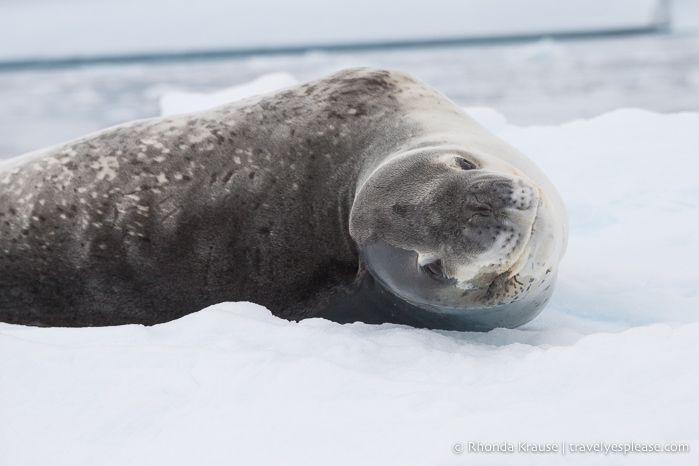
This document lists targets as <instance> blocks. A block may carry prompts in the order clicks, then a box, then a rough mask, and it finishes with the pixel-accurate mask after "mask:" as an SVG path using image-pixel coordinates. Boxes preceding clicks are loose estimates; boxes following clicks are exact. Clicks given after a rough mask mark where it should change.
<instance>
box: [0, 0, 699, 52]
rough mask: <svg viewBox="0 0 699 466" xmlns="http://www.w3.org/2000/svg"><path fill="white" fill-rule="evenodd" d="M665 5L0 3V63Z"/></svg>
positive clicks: (627, 15)
mask: <svg viewBox="0 0 699 466" xmlns="http://www.w3.org/2000/svg"><path fill="white" fill-rule="evenodd" d="M685 1H686V0H685ZM666 11H667V10H666V9H665V8H664V0H567V1H560V0H514V1H513V0H431V1H430V2H424V1H417V0H400V1H398V0H388V1H381V2H377V1H374V0H353V1H351V2H347V1H315V0H299V1H295V2H283V1H279V0H258V1H256V2H254V3H253V2H225V1H221V0H196V1H193V0H183V1H180V2H177V3H176V4H173V3H172V2H167V1H165V0H147V1H143V0H122V1H119V2H110V1H100V2H94V1H88V0H64V1H61V2H56V1H46V0H33V1H27V2H21V1H9V2H8V1H5V2H0V62H2V61H8V60H23V59H51V58H73V57H95V56H101V57H104V56H115V55H119V56H129V55H139V54H156V55H157V54H158V53H173V52H195V51H215V50H222V49H223V50H225V49H229V50H230V49H235V50H251V49H259V48H271V49H274V48H284V47H305V46H314V45H315V46H323V45H333V44H367V43H387V42H404V41H417V42H419V41H429V40H440V39H458V38H477V37H498V36H512V35H532V34H547V33H548V34H551V33H565V32H586V31H587V32H592V31H610V30H614V31H619V30H636V29H645V28H652V27H654V26H656V25H658V24H662V23H664V22H665V20H666V18H665V15H666ZM682 12H683V13H686V12H688V13H693V12H694V11H693V10H691V9H683V10H682ZM299 15H303V19H304V21H303V23H299V22H298V21H297V19H298V18H299ZM695 16H696V15H695ZM155 24H157V27H155V26H154V25H155ZM125 31H128V33H126V32H125ZM86 38H89V39H86Z"/></svg>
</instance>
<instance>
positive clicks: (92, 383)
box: [0, 74, 699, 466]
mask: <svg viewBox="0 0 699 466" xmlns="http://www.w3.org/2000/svg"><path fill="white" fill-rule="evenodd" d="M276 76H277V78H279V77H280V76H283V79H281V78H280V79H277V78H275V77H274V75H273V76H272V77H270V76H266V77H265V76H263V77H261V78H260V79H259V80H257V81H255V82H253V83H248V84H245V85H243V86H238V87H236V88H232V89H228V90H226V91H225V92H216V93H213V94H209V95H198V96H192V95H190V96H189V97H188V98H187V99H184V98H182V99H179V97H183V96H182V94H181V93H171V94H166V95H165V96H164V97H163V100H162V102H166V103H167V102H169V103H167V104H166V105H163V111H166V112H168V113H177V112H179V111H184V110H187V111H189V110H194V109H199V108H206V107H209V106H214V105H219V104H221V103H223V102H224V101H225V100H226V99H229V98H239V97H243V96H244V95H250V94H255V93H259V92H269V91H271V90H273V89H274V88H275V87H283V86H286V85H288V84H289V83H291V82H292V81H293V77H292V76H290V75H288V74H286V75H276ZM168 96H169V97H168ZM178 96H179V97H178ZM178 99H179V100H178ZM179 105H181V107H179ZM467 111H469V113H471V114H472V115H473V116H474V117H475V118H476V119H478V120H479V121H481V123H482V124H484V125H485V126H486V127H488V128H489V129H490V130H491V131H493V132H494V133H495V134H497V135H498V136H500V137H502V138H504V139H505V140H507V141H509V142H511V143H512V144H513V145H515V146H516V147H518V148H519V149H520V150H522V151H523V152H524V153H526V154H527V155H528V156H529V157H531V158H532V159H533V160H534V161H535V162H536V163H537V164H538V165H539V166H540V167H541V168H542V169H543V170H544V171H545V172H546V173H547V175H548V176H549V177H550V178H551V180H552V181H553V182H554V184H555V185H556V186H557V187H558V189H559V190H560V192H561V194H562V196H563V198H564V200H565V202H566V205H567V207H568V210H569V215H570V223H571V236H570V242H569V245H568V251H567V254H566V256H565V257H564V259H563V262H562V264H561V270H560V274H559V282H558V285H557V290H556V293H555V294H554V297H553V299H552V301H551V303H550V304H549V306H548V308H547V309H545V310H544V311H543V313H542V314H541V315H540V316H539V317H537V318H536V319H535V320H534V321H532V322H531V323H529V324H527V325H525V326H523V327H521V328H519V329H513V330H506V329H496V330H493V331H491V332H488V333H459V332H446V331H431V330H424V329H413V328H409V327H403V326H398V325H388V324H386V325H365V324H360V323H358V324H352V325H339V324H335V323H332V322H328V321H325V320H322V319H309V320H305V321H301V322H298V323H296V322H288V321H285V320H282V319H278V318H275V317H273V316H272V315H271V314H270V313H269V311H267V310H266V309H264V308H263V307H260V306H258V305H255V304H251V303H222V304H219V305H216V306H212V307H210V308H207V309H205V310H202V311H200V312H198V313H195V314H192V315H189V316H186V317H184V318H182V319H179V320H177V321H174V322H169V323H165V324H162V325H157V326H153V327H143V326H137V325H129V326H122V327H108V328H85V329H64V328H53V329H43V328H31V327H22V326H13V325H8V324H0V355H2V356H1V357H0V413H2V422H0V452H2V458H3V460H2V463H3V464H12V465H15V464H17V465H25V464H26V465H33V464H37V465H39V464H51V465H55V466H59V465H94V464H105V465H109V464H115V465H116V464H119V465H121V464H131V465H151V464H168V465H191V464H207V465H228V464H261V465H266V464H304V465H306V464H381V465H390V464H397V465H398V464H401V465H402V464H464V463H467V464H471V463H474V464H483V465H504V464H513V463H517V464H537V465H547V464H571V465H577V464H580V465H583V464H584V465H595V464H600V465H602V464H603V465H614V464H622V463H623V464H634V465H654V464H666V465H689V464H696V463H697V460H698V457H697V455H698V454H697V449H698V448H699V428H698V427H697V423H696V419H697V415H699V399H698V398H697V396H696V394H697V393H698V392H699V372H698V370H697V364H696V361H697V359H698V358H699V269H698V268H697V267H696V266H695V265H694V263H695V262H696V258H697V257H699V235H698V234H697V230H698V229H699V178H698V177H697V176H695V174H696V172H697V169H699V157H697V155H698V154H697V147H699V131H697V129H699V113H677V114H666V115H661V114H657V113H652V112H648V111H644V110H639V109H620V110H616V111H613V112H610V113H605V114H603V115H600V116H598V117H595V118H591V119H587V120H575V121H571V122H568V123H565V124H560V125H549V126H529V127H524V126H517V125H513V124H511V123H509V122H508V121H507V119H506V118H505V117H504V116H503V115H501V114H500V113H499V112H497V111H496V110H493V109H491V108H483V107H481V108H471V109H467ZM468 442H481V443H497V444H502V443H503V442H510V443H513V444H514V445H515V449H517V447H518V443H519V442H540V443H541V442H546V443H556V444H557V445H561V443H565V444H566V445H568V446H569V445H570V443H571V442H572V443H576V444H580V443H582V444H586V445H592V444H593V443H595V442H605V443H607V444H611V443H626V444H628V443H630V442H636V444H639V443H641V444H649V443H650V444H661V445H665V444H671V443H687V444H689V445H690V447H691V449H692V451H691V452H689V453H629V454H628V455H623V454H621V453H609V454H606V455H605V454H604V453H573V452H570V451H569V452H568V453H567V454H566V455H565V457H562V456H561V454H560V453H555V454H554V453H547V454H544V453H525V452H517V451H515V452H514V453H474V452H468V451H466V452H464V453H461V454H455V453H453V451H452V449H453V446H454V445H455V444H457V443H460V444H462V445H465V446H467V445H468Z"/></svg>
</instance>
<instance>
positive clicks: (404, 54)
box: [0, 34, 699, 159]
mask: <svg viewBox="0 0 699 466" xmlns="http://www.w3.org/2000/svg"><path fill="white" fill-rule="evenodd" d="M352 66H377V67H386V68H393V69H401V70H404V71H408V72H410V73H412V74H414V75H416V76H418V77H419V78H421V79H423V80H424V81H426V82H427V83H429V84H430V85H432V86H434V87H436V88H437V89H439V90H441V91H442V92H443V93H445V94H446V95H447V96H448V97H450V98H451V99H453V100H454V101H456V102H457V103H458V104H459V105H461V106H464V107H474V106H487V107H493V108H495V109H497V110H498V111H500V112H501V113H503V114H504V115H505V116H506V117H507V118H508V120H510V121H511V122H514V123H517V124H520V125H533V124H556V123H561V122H565V121H569V120H573V119H576V118H589V117H593V116H595V115H599V114H600V113H604V112H607V111H610V110H613V109H616V108H620V107H640V108H645V109H649V110H653V111H657V112H679V111H699V36H697V35H682V34H654V35H644V36H629V37H617V38H604V39H602V38H600V39H585V40H567V41H551V40H544V41H537V42H519V43H514V44H499V45H483V46H460V47H459V46H449V47H441V48H422V49H420V48H416V49H403V50H393V51H364V52H334V53H330V52H323V53H320V52H319V53H307V54H305V55H288V56H283V55H282V56H260V57H246V58H238V59H227V60H218V61H212V60H210V61H188V62H182V63H152V64H149V63H141V64H121V65H100V66H82V67H74V68H65V69H54V70H43V71H42V70H34V71H7V72H2V73H0V159H3V158H8V157H12V156H15V155H19V154H22V153H24V152H28V151H31V150H34V149H38V148H41V147H45V146H48V145H51V144H55V143H58V142H62V141H65V140H68V139H71V138H74V137H77V136H80V135H82V134H85V133H88V132H90V131H94V130H97V129H100V128H104V127H107V126H111V125H114V124H117V123H122V122H124V121H129V120H133V119H137V118H146V117H151V116H155V115H158V113H159V105H158V102H159V98H160V96H161V95H162V94H163V93H165V92H168V91H170V90H196V91H204V92H206V91H215V90H219V89H222V88H226V87H230V86H232V85H235V84H239V83H242V82H245V81H249V80H251V79H254V78H255V77H257V76H259V75H261V74H265V73H269V72H274V71H288V72H290V73H292V74H293V75H295V76H296V77H297V78H298V79H300V80H305V79H310V78H314V77H318V76H321V75H323V74H327V73H330V72H333V71H336V70H338V69H341V68H345V67H352ZM698 130H699V128H698Z"/></svg>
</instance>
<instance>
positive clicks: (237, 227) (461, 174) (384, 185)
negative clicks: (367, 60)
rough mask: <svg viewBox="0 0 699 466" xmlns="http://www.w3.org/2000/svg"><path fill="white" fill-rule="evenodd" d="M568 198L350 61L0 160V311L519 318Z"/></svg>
mask: <svg viewBox="0 0 699 466" xmlns="http://www.w3.org/2000/svg"><path fill="white" fill-rule="evenodd" d="M567 228H568V227H567V217H566V211H565V207H564V205H563V202H562V200H561V198H560V196H559V195H558V193H557V192H556V190H555V188H554V187H553V185H552V184H551V182H550V181H549V180H548V179H547V178H546V176H545V175H544V174H543V173H542V172H541V170H539V169H538V168H537V167H536V166H535V165H534V164H533V163H532V162H531V161H530V160H529V159H528V158H526V157H525V156H524V155H522V154H521V153H520V152H519V151H517V150H516V149H514V148H513V147H511V146H510V145H508V144H507V143H505V142H504V141H502V140H500V139H498V138H497V137H495V136H494V135H492V134H490V133H489V132H488V131H486V130H485V129H484V128H483V127H481V126H480V125H479V124H478V123H476V122H475V121H474V120H473V119H471V118H470V117H469V116H468V115H466V114H465V113H464V112H463V111H462V110H461V109H459V108H458V107H457V106H456V105H454V104H453V103H452V102H450V101H449V100H448V99H447V98H446V97H444V96H443V95H442V94H440V93H439V92H437V91H436V90H434V89H432V88H430V87H428V86H427V85H425V84H424V83H422V82H420V81H419V80H417V79H416V78H414V77H412V76H410V75H408V74H405V73H402V72H397V71H387V70H379V69H371V68H359V69H350V70H344V71H341V72H338V73H336V74H333V75H330V76H328V77H325V78H323V79H319V80H315V81H310V82H307V83H304V84H301V85H298V86H295V87H290V88H287V89H284V90H281V91H279V92H276V93H271V94H266V95H262V96H256V97H252V98H249V99H246V100H242V101H239V102H235V103H231V104H228V105H224V106H221V107H218V108H215V109H212V110H208V111H204V112H198V113H193V114H184V115H178V116H171V117H160V118H152V119H146V120H139V121H135V122H131V123H127V124H123V125H119V126H116V127H113V128H109V129H105V130H102V131H99V132H97V133H93V134H90V135H88V136H85V137H82V138H79V139H76V140H74V141H71V142H68V143H66V144H61V145H58V146H55V147H52V148H49V149H45V150H41V151H37V152H33V153H30V154H26V155H24V156H20V157H17V158H15V159H10V160H8V161H6V162H4V163H2V164H1V165H0V320H2V321H4V322H9V323H15V324H26V325H42V326H104V325H119V324H132V323H139V324H145V325H152V324H157V323H161V322H165V321H169V320H173V319H177V318H179V317H181V316H183V315H186V314H189V313H192V312H195V311H198V310H200V309H203V308H205V307H207V306H209V305H212V304H215V303H219V302H223V301H251V302H255V303H258V304H261V305H264V306H266V307H267V308H268V309H270V310H271V311H272V313H274V314H275V315H277V316H279V317H283V318H286V319H290V320H300V319H304V318H310V317H323V318H327V319H331V320H335V321H337V322H343V323H344V322H355V321H363V322H367V323H383V322H393V323H401V324H407V325H412V326H417V327H427V328H435V329H449V330H475V331H480V330H489V329H492V328H495V327H516V326H519V325H521V324H524V323H525V322H528V321H529V320H531V319H532V318H533V317H534V316H536V315H537V314H538V313H539V312H540V311H541V309H542V308H543V306H544V305H545V303H546V302H547V301H548V299H549V297H550V296H551V293H552V292H553V287H554V282H555V277H556V272H557V268H558V263H559V261H560V259H561V257H562V255H563V252H564V250H565V247H566V241H567Z"/></svg>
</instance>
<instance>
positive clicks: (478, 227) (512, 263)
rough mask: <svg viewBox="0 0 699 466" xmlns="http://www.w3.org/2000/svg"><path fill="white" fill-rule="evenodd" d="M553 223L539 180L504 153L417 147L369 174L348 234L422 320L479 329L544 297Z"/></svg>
mask: <svg viewBox="0 0 699 466" xmlns="http://www.w3.org/2000/svg"><path fill="white" fill-rule="evenodd" d="M556 196H557V194H556ZM563 216H565V212H563ZM560 223H561V221H560V220H559V219H558V218H557V212H556V204H555V203H552V202H551V201H550V199H548V197H547V194H546V193H545V192H544V191H543V190H542V189H541V187H540V186H539V185H538V184H537V183H536V182H534V181H533V180H531V179H530V178H529V177H527V176H526V175H525V174H524V173H522V172H520V171H519V170H518V169H516V168H515V167H513V166H511V165H509V164H507V163H506V162H504V161H502V160H500V159H496V158H488V157H483V156H477V155H474V154H472V153H468V152H465V151H464V150H461V149H459V148H458V147H428V148H424V147H423V148H420V149H415V150H412V151H408V152H405V153H402V154H399V155H397V156H394V157H391V158H389V159H388V160H387V161H386V162H384V163H382V164H381V165H380V166H379V167H378V168H377V169H375V170H374V171H373V172H372V173H371V174H370V175H369V176H368V178H367V179H366V180H365V181H364V183H363V184H362V185H361V186H360V187H359V188H358V192H357V195H356V197H355V202H354V205H353V207H352V212H351V215H350V234H351V236H352V238H353V239H354V240H355V242H356V243H357V245H358V247H359V251H360V257H361V259H362V261H363V263H364V264H365V266H366V268H367V269H368V271H369V272H370V273H371V274H372V275H373V277H374V278H375V279H376V281H378V282H379V283H380V284H381V285H383V287H384V288H386V289H387V290H388V291H389V292H391V293H392V294H394V295H395V296H396V297H397V298H398V299H399V300H400V301H403V302H405V303H406V304H407V305H406V306H405V308H404V310H403V311H402V312H408V313H411V314H421V313H422V315H413V316H412V317H413V319H417V320H418V321H421V322H424V324H425V326H428V327H435V328H448V329H457V330H488V329H492V328H495V327H510V328H511V327H516V326H518V325H522V324H524V323H526V322H528V321H529V320H531V319H532V318H534V317H535V316H536V315H537V314H538V313H539V312H540V311H541V309H542V308H543V306H544V305H545V304H546V302H547V301H548V299H549V297H550V296H551V293H552V291H553V283H554V280H555V275H556V269H557V264H558V261H559V260H560V257H561V255H562V253H563V248H564V247H565V238H561V237H560V233H561V232H562V231H563V230H562V229H561V228H560Z"/></svg>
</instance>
